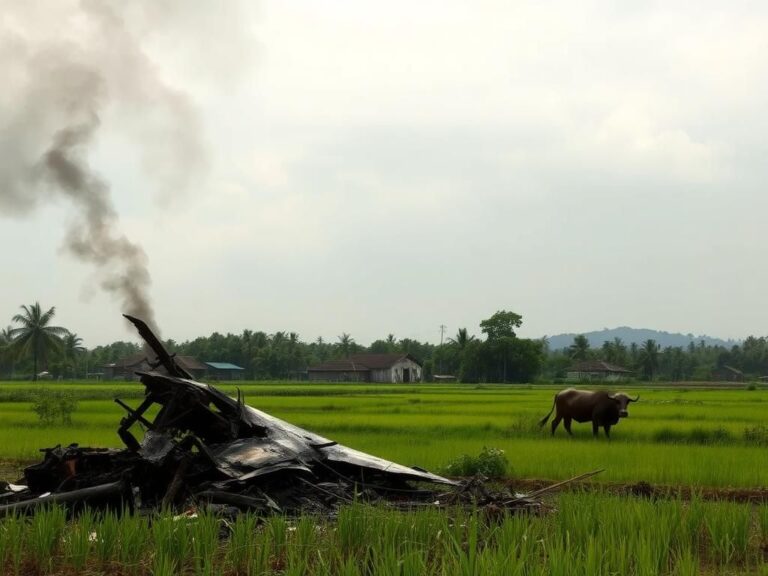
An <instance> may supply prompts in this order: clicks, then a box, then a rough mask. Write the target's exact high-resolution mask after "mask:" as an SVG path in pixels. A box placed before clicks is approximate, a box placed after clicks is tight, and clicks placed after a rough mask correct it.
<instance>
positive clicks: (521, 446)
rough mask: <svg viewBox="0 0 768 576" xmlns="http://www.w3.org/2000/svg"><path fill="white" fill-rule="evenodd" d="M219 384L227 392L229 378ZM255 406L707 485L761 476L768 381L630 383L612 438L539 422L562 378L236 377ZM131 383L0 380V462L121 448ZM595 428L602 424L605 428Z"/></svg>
mask: <svg viewBox="0 0 768 576" xmlns="http://www.w3.org/2000/svg"><path fill="white" fill-rule="evenodd" d="M40 386H43V387H46V388H48V389H66V390H68V391H69V392H71V393H72V394H74V395H76V396H77V397H78V399H79V406H78V409H77V411H76V412H75V414H74V415H73V422H72V424H71V425H66V426H65V425H54V426H43V425H41V424H40V423H39V422H38V419H37V416H36V414H34V413H33V412H32V411H31V408H30V407H31V399H32V396H33V394H34V393H35V387H40ZM221 387H222V388H223V389H224V390H225V391H227V392H230V393H232V394H235V393H236V388H235V386H234V385H231V384H222V385H221ZM239 387H240V389H241V390H242V392H243V393H244V395H245V400H246V402H247V403H248V404H250V405H251V406H253V407H255V408H258V409H261V410H264V411H266V412H269V413H270V414H272V415H274V416H277V417H279V418H283V419H285V420H287V421H289V422H291V423H293V424H296V425H298V426H302V427H304V428H307V429H310V430H312V431H314V432H317V433H319V434H322V435H324V436H326V437H329V438H332V439H334V440H337V441H338V442H341V443H343V444H346V445H348V446H351V447H354V448H357V449H360V450H364V451H366V452H370V453H372V454H375V455H377V456H381V457H384V458H387V459H391V460H394V461H397V462H400V463H403V464H407V465H418V466H422V467H425V468H428V469H431V470H436V471H440V470H441V469H443V468H444V467H445V466H446V465H447V464H448V463H449V462H450V461H451V460H453V459H455V458H456V457H457V456H459V455H461V454H471V455H476V454H478V453H479V452H480V450H482V448H483V447H485V446H487V447H494V448H500V449H502V450H504V451H505V453H506V455H507V458H508V460H509V463H510V467H509V470H508V474H509V476H510V477H511V478H538V479H547V480H561V479H565V478H569V477H572V476H575V475H577V474H580V473H582V472H586V471H590V470H594V469H600V468H603V469H605V472H604V473H602V474H601V475H600V477H599V480H600V481H601V482H637V481H645V482H650V483H654V484H671V485H686V486H704V487H728V486H730V487H739V488H751V487H761V486H765V485H766V484H768V412H767V411H766V409H767V408H768V390H765V389H756V390H749V389H747V388H746V387H744V388H739V389H714V388H694V387H690V388H681V387H675V386H671V385H657V386H654V387H648V386H640V385H634V386H632V385H627V386H624V389H625V391H627V392H628V393H631V394H640V395H641V400H640V402H638V403H636V404H632V405H631V406H630V417H629V418H626V419H623V420H622V421H621V422H620V423H619V424H618V425H617V426H616V427H614V428H613V431H612V439H611V440H610V441H607V440H606V439H605V437H604V436H602V435H601V436H600V437H599V438H598V439H597V440H595V439H594V438H593V437H592V430H591V426H590V425H589V424H581V425H579V424H574V427H573V430H574V437H573V438H569V437H568V436H567V435H566V433H565V431H564V429H563V428H562V426H561V427H560V428H559V429H558V430H557V433H556V434H555V437H554V438H553V437H551V436H550V434H549V431H548V429H547V428H546V427H545V429H541V428H539V427H538V426H537V422H538V420H539V419H540V418H541V417H542V416H544V415H545V414H546V413H547V412H548V411H549V410H550V408H551V406H552V398H553V395H554V393H555V392H556V391H557V389H559V388H555V387H552V386H510V385H506V386H502V385H482V386H470V385H458V384H456V385H431V384H422V385H406V386H403V385H359V384H356V385H344V384H307V383H295V384H290V383H242V384H240V385H239ZM142 393H143V387H142V386H141V385H139V384H137V383H47V384H42V385H41V384H32V383H23V384H19V383H0V460H5V461H33V460H36V459H38V458H39V452H38V450H39V449H40V448H41V447H46V446H53V445H56V444H59V443H61V444H69V443H71V442H77V443H79V444H80V445H84V446H120V445H121V444H120V440H119V439H118V437H117V435H116V433H115V429H116V427H117V424H118V422H119V419H120V418H121V417H122V415H123V411H122V409H121V408H120V407H119V406H117V405H116V404H115V403H114V402H113V401H112V399H113V398H114V397H120V398H122V399H123V400H125V401H126V402H128V403H129V404H133V405H137V404H138V403H139V401H140V398H141V396H142ZM601 434H602V432H601Z"/></svg>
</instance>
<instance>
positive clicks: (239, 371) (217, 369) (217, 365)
mask: <svg viewBox="0 0 768 576" xmlns="http://www.w3.org/2000/svg"><path fill="white" fill-rule="evenodd" d="M205 365H206V366H208V376H210V378H211V379H212V380H242V379H243V372H245V368H241V367H240V366H238V365H236V364H231V363H229V362H206V363H205Z"/></svg>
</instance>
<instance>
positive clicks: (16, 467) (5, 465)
mask: <svg viewBox="0 0 768 576" xmlns="http://www.w3.org/2000/svg"><path fill="white" fill-rule="evenodd" d="M30 464H32V462H17V461H0V480H4V481H6V482H15V481H16V480H18V479H19V478H22V477H23V476H24V468H25V467H27V466H29V465H30Z"/></svg>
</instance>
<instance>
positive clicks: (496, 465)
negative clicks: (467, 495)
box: [445, 446, 509, 478]
mask: <svg viewBox="0 0 768 576" xmlns="http://www.w3.org/2000/svg"><path fill="white" fill-rule="evenodd" d="M508 465H509V461H508V460H507V457H506V456H505V455H504V450H501V449H499V448H488V447H486V446H483V449H482V450H481V451H480V454H479V455H478V456H470V455H469V454H462V455H461V456H459V457H458V458H456V459H455V460H453V461H452V462H450V463H449V464H448V465H447V466H446V467H445V473H446V474H448V475H451V476H475V475H477V474H482V475H483V476H486V477H487V478H502V477H504V475H505V474H506V473H507V466H508Z"/></svg>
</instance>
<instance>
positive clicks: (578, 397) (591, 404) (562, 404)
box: [539, 388, 640, 438]
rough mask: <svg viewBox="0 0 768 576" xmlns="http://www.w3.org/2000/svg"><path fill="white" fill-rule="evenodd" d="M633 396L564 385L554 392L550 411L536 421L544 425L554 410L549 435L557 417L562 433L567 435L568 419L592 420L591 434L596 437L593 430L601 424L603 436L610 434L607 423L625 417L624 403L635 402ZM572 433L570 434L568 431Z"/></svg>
mask: <svg viewBox="0 0 768 576" xmlns="http://www.w3.org/2000/svg"><path fill="white" fill-rule="evenodd" d="M638 400H640V396H638V397H637V398H630V397H629V396H627V395H626V394H624V392H618V393H616V394H613V393H611V392H606V391H604V390H598V391H596V392H590V391H589V390H574V389H573V388H568V389H567V390H562V391H560V392H558V393H557V394H555V401H554V402H553V403H552V410H550V411H549V414H547V415H546V416H544V418H542V419H541V421H540V422H539V426H544V424H546V423H547V420H549V417H550V416H551V415H552V411H553V410H555V409H557V412H556V414H555V419H554V420H552V435H553V436H554V434H555V430H557V426H558V424H560V420H562V421H563V425H564V426H565V430H566V432H568V434H571V421H572V420H576V422H592V433H593V434H594V435H595V436H597V429H598V428H599V427H600V426H602V427H603V429H604V430H605V436H606V437H607V438H610V437H611V426H613V425H614V424H618V422H619V418H626V417H627V416H629V413H628V412H627V406H628V405H629V403H630V402H637V401H638ZM571 435H572V434H571Z"/></svg>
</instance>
